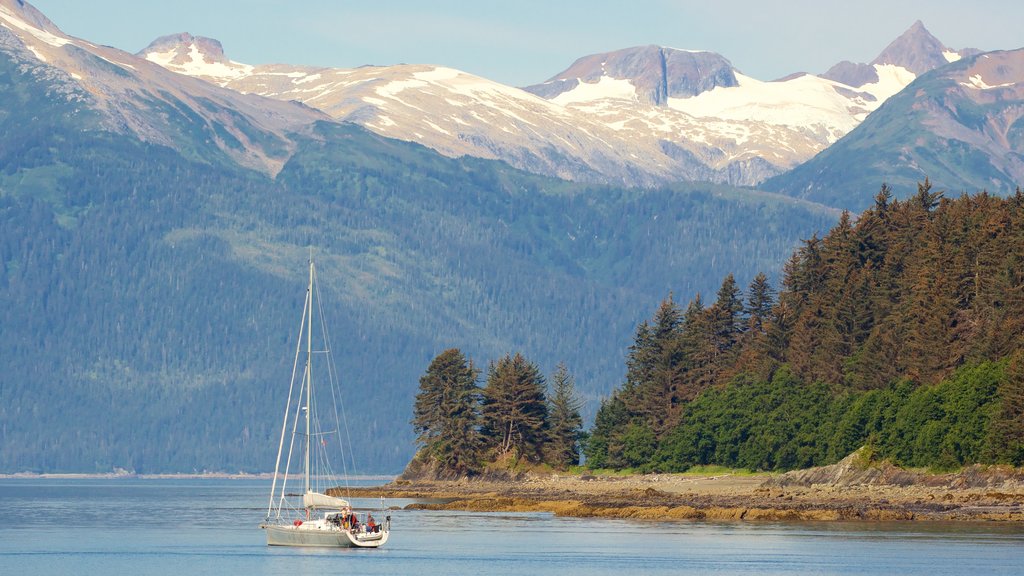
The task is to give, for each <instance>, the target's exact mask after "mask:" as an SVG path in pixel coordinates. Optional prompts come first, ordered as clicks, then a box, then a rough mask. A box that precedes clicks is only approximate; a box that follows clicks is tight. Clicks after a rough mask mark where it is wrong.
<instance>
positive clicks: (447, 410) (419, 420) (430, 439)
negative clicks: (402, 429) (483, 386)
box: [412, 348, 482, 475]
mask: <svg viewBox="0 0 1024 576" xmlns="http://www.w3.org/2000/svg"><path fill="white" fill-rule="evenodd" d="M477 376H478V371H477V370H476V369H475V368H474V367H473V365H472V363H471V362H469V361H468V360H467V359H466V357H465V356H464V355H463V354H462V352H461V351H460V350H459V349H457V348H452V349H449V350H445V351H444V352H442V353H441V354H439V355H438V356H437V357H436V358H434V360H433V361H432V362H431V363H430V366H429V367H428V368H427V371H426V373H425V374H424V375H423V376H422V377H420V391H419V393H418V394H417V395H416V401H415V404H414V406H413V419H412V424H413V427H414V429H415V431H416V434H417V437H416V441H417V442H418V443H419V444H420V446H422V449H423V451H425V452H426V454H427V456H428V457H429V458H431V459H432V460H433V461H434V462H435V463H436V464H437V465H438V468H439V471H440V472H441V473H442V474H443V475H444V474H456V475H462V474H467V473H472V472H475V471H477V468H478V463H479V459H480V449H481V445H482V444H481V440H482V438H481V435H480V425H481V420H480V388H479V387H478V386H477V384H476V379H477Z"/></svg>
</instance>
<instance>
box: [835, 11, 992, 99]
mask: <svg viewBox="0 0 1024 576" xmlns="http://www.w3.org/2000/svg"><path fill="white" fill-rule="evenodd" d="M977 53H978V51H977V50H975V49H973V48H965V49H963V50H953V49H951V48H947V47H945V46H943V44H942V42H940V41H939V39H938V38H936V37H935V36H932V33H931V32H929V31H928V29H927V28H925V27H924V24H923V23H922V22H921V21H920V20H918V21H916V22H914V24H913V25H912V26H911V27H910V28H909V29H907V31H906V32H904V33H903V34H901V35H900V36H899V38H896V39H895V40H893V41H892V42H891V43H889V45H888V46H886V47H885V49H884V50H882V53H881V54H879V55H878V57H877V58H875V59H874V60H872V61H871V63H870V64H855V63H853V62H849V61H843V62H840V63H838V64H836V65H835V66H833V67H832V68H829V70H828V71H827V72H825V73H824V74H822V75H821V77H822V78H828V79H829V80H835V81H836V82H842V83H843V84H846V85H847V86H854V87H860V86H863V85H865V84H870V83H873V82H878V71H877V69H876V68H875V67H876V66H886V65H890V66H899V67H901V68H905V69H907V70H909V71H910V72H913V73H914V75H915V76H920V75H921V74H924V73H925V72H930V71H932V70H934V69H936V68H938V67H940V66H945V65H946V64H949V63H950V62H953V61H956V60H959V59H960V58H962V57H966V56H969V55H972V54H977Z"/></svg>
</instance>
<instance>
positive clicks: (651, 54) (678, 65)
mask: <svg viewBox="0 0 1024 576" xmlns="http://www.w3.org/2000/svg"><path fill="white" fill-rule="evenodd" d="M605 77H608V78H613V79H616V80H629V81H630V82H632V84H633V86H634V87H635V88H636V91H637V96H638V98H639V99H640V100H641V101H646V102H649V103H651V104H655V105H665V104H667V102H668V99H669V98H688V97H690V96H695V95H697V94H700V93H701V92H706V91H708V90H712V89H714V88H716V87H718V86H736V85H738V83H737V80H736V74H735V72H734V70H733V67H732V64H731V63H730V62H729V61H728V60H726V59H725V58H724V57H723V56H721V55H719V54H715V53H714V52H696V51H687V50H677V49H674V48H665V47H661V46H638V47H634V48H626V49H623V50H617V51H614V52H605V53H602V54H591V55H589V56H584V57H582V58H580V59H579V60H577V61H576V62H574V63H573V64H572V66H570V67H569V68H567V69H566V70H565V71H563V72H561V73H559V74H557V75H555V77H553V78H551V79H550V80H548V81H547V82H545V83H543V84H537V85H534V86H528V87H526V88H525V90H527V91H529V92H533V93H534V94H537V95H538V96H542V97H544V98H549V99H550V98H554V97H556V96H558V95H559V94H562V93H563V92H567V91H569V90H572V89H574V88H575V87H576V86H578V85H579V84H580V83H581V82H586V83H596V82H599V81H600V80H601V79H602V78H605Z"/></svg>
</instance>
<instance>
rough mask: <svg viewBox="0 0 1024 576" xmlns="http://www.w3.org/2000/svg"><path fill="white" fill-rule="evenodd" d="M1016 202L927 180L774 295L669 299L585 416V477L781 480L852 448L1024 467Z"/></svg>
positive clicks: (762, 282)
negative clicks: (957, 191) (946, 189)
mask: <svg viewBox="0 0 1024 576" xmlns="http://www.w3.org/2000/svg"><path fill="white" fill-rule="evenodd" d="M1022 259H1024V194H1022V193H1021V191H1020V190H1018V191H1017V193H1016V194H1015V195H1013V196H1011V197H1009V198H998V197H994V196H991V195H989V194H986V193H980V194H977V195H974V196H962V197H959V198H956V199H949V198H945V197H944V196H943V194H942V193H940V192H935V191H933V190H932V189H931V186H930V184H929V183H928V181H927V180H926V181H925V182H924V183H923V184H920V185H919V186H918V191H917V194H916V195H914V196H912V197H910V198H908V199H906V200H903V201H899V200H894V199H893V197H892V194H891V191H890V190H889V189H888V187H886V186H883V187H882V189H881V191H880V192H879V193H878V194H877V196H876V197H875V201H874V206H873V207H872V208H870V209H868V210H867V211H865V212H864V213H863V214H861V215H860V216H859V217H858V218H857V219H856V221H854V220H853V219H852V218H851V217H850V215H849V214H845V213H844V214H843V216H842V217H841V218H840V220H839V223H838V224H837V225H836V226H835V227H834V228H832V230H831V231H830V232H828V234H826V235H824V236H823V237H821V238H819V237H817V236H812V237H811V238H810V239H808V240H806V241H805V242H804V243H803V245H802V246H801V247H800V248H799V249H798V250H797V251H796V252H795V254H793V256H792V258H791V259H790V260H789V261H788V262H787V263H786V265H785V267H784V274H783V278H782V286H781V290H779V291H778V293H777V294H776V292H775V291H774V290H773V289H772V288H771V286H770V283H769V282H768V279H767V278H766V277H764V276H758V277H756V278H755V279H754V280H753V281H752V282H751V284H750V286H749V287H748V289H747V291H746V295H745V297H744V295H743V293H742V292H741V290H740V288H739V287H738V286H737V283H736V281H735V280H734V279H733V277H732V276H731V275H730V276H727V277H726V278H725V280H724V281H723V282H722V284H721V287H720V288H719V290H718V292H717V294H716V297H715V300H714V301H713V302H709V303H707V304H705V303H704V301H703V300H702V299H701V297H700V296H698V297H697V298H695V299H693V300H692V301H690V302H689V304H688V305H687V306H686V307H685V308H682V307H680V306H679V305H678V304H677V303H676V302H675V301H674V299H673V297H672V295H669V297H668V298H666V299H665V300H664V301H663V302H662V303H661V305H660V306H659V308H658V310H657V312H656V313H655V315H654V317H653V318H652V319H651V320H650V321H644V322H643V323H641V324H640V325H639V327H638V328H637V330H636V333H635V338H634V342H633V345H632V346H631V347H630V349H629V354H628V360H627V375H626V379H625V382H624V383H623V384H622V385H621V386H620V387H619V388H618V389H617V390H616V391H615V392H614V393H613V394H612V395H610V396H609V397H608V398H606V399H605V400H604V401H603V402H602V405H601V408H600V410H599V411H598V413H597V416H596V419H595V424H594V427H593V430H592V431H591V434H590V439H589V441H588V442H587V444H586V450H585V454H586V458H587V463H588V465H589V466H592V467H596V468H600V467H609V468H638V469H641V470H662V471H680V470H686V469H687V468H689V467H692V466H695V465H701V464H717V465H724V466H733V467H743V468H749V469H756V470H785V469H792V468H800V467H807V466H814V465H821V464H826V463H831V462H835V461H837V460H839V459H841V458H842V457H844V456H846V455H847V454H849V453H851V452H852V451H854V450H856V449H857V448H859V447H861V446H868V447H869V448H870V450H871V454H872V455H874V456H877V457H879V458H888V459H891V460H892V461H894V462H896V463H898V464H902V465H907V466H927V467H932V468H937V469H947V468H954V467H957V466H961V465H964V464H968V463H1011V464H1015V465H1021V464H1024V266H1022V264H1024V262H1022Z"/></svg>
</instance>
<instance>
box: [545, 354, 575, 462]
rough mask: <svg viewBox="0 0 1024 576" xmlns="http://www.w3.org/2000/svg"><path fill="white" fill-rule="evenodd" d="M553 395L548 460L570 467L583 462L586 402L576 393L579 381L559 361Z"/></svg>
mask: <svg viewBox="0 0 1024 576" xmlns="http://www.w3.org/2000/svg"><path fill="white" fill-rule="evenodd" d="M551 381H552V388H553V391H552V394H551V401H550V405H549V407H548V419H549V421H550V429H549V431H548V445H547V447H546V449H545V454H546V458H545V459H546V460H547V461H548V463H550V464H552V465H554V466H556V467H558V468H566V467H569V466H575V465H577V464H579V462H580V441H581V440H582V439H583V437H584V434H583V418H582V417H581V416H580V408H581V407H582V406H583V402H582V401H580V399H579V398H578V397H577V395H576V383H575V380H574V379H573V377H572V375H571V374H569V369H568V368H566V367H565V364H561V363H560V364H559V365H558V366H557V367H556V368H555V373H554V374H552V376H551Z"/></svg>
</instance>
